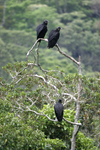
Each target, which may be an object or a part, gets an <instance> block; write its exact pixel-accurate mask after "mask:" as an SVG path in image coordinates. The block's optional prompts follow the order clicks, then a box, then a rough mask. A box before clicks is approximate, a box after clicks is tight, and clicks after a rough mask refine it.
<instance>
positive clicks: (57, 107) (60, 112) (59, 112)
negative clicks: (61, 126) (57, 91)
mask: <svg viewBox="0 0 100 150" xmlns="http://www.w3.org/2000/svg"><path fill="white" fill-rule="evenodd" d="M63 109H64V107H63V104H62V100H61V99H59V100H58V102H57V103H56V104H55V106H54V110H55V114H56V117H57V119H58V121H62V119H63Z"/></svg>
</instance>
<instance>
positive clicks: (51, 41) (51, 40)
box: [48, 27, 61, 48]
mask: <svg viewBox="0 0 100 150" xmlns="http://www.w3.org/2000/svg"><path fill="white" fill-rule="evenodd" d="M60 29H61V27H58V28H57V29H56V30H52V31H51V32H50V33H49V36H48V48H53V47H54V46H55V44H56V43H57V41H58V39H59V36H60Z"/></svg>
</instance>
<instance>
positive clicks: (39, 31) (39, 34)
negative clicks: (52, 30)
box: [36, 20, 48, 42]
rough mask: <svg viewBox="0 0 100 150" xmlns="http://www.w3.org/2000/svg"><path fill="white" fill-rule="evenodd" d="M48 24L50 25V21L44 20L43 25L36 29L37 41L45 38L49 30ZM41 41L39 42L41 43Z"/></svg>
mask: <svg viewBox="0 0 100 150" xmlns="http://www.w3.org/2000/svg"><path fill="white" fill-rule="evenodd" d="M47 24H48V21H47V20H44V21H43V23H42V24H40V25H39V26H38V27H37V28H36V31H37V39H39V38H44V36H45V34H46V32H47V31H48V29H47ZM40 41H41V40H39V42H40Z"/></svg>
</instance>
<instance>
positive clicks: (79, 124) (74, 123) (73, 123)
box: [63, 117, 82, 126]
mask: <svg viewBox="0 0 100 150" xmlns="http://www.w3.org/2000/svg"><path fill="white" fill-rule="evenodd" d="M63 119H64V120H65V121H66V122H68V123H70V124H72V125H78V126H81V125H82V124H81V123H76V122H71V121H68V120H67V119H65V118H64V117H63Z"/></svg>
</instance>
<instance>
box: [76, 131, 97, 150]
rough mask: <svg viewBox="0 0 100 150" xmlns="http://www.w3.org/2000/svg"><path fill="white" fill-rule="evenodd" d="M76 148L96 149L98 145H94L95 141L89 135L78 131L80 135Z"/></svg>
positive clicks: (78, 149) (82, 149)
mask: <svg viewBox="0 0 100 150" xmlns="http://www.w3.org/2000/svg"><path fill="white" fill-rule="evenodd" d="M76 149H77V150H80V149H81V150H85V149H87V150H95V149H96V146H94V141H93V140H92V139H90V138H88V137H85V135H84V134H83V133H81V132H79V133H78V137H77V140H76Z"/></svg>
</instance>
